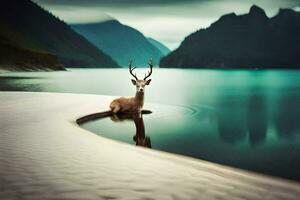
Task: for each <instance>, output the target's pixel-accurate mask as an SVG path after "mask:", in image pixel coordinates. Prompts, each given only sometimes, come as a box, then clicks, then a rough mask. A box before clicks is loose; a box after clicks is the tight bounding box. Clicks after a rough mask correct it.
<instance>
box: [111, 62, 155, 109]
mask: <svg viewBox="0 0 300 200" xmlns="http://www.w3.org/2000/svg"><path fill="white" fill-rule="evenodd" d="M149 65H150V72H149V73H148V75H145V78H144V79H143V80H139V79H138V78H137V76H136V75H135V74H133V72H132V71H133V70H134V69H135V68H132V66H131V62H130V64H129V72H130V74H131V75H132V76H133V77H134V78H135V79H131V82H132V84H133V85H135V86H136V93H135V96H134V97H120V98H117V99H115V100H113V101H112V102H111V103H110V106H109V107H110V110H111V111H112V112H113V113H140V112H141V111H142V109H143V106H144V91H145V86H146V85H149V84H150V82H151V79H148V80H147V78H148V77H150V76H151V74H152V66H153V65H152V62H151V61H150V62H149Z"/></svg>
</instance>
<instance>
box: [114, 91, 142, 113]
mask: <svg viewBox="0 0 300 200" xmlns="http://www.w3.org/2000/svg"><path fill="white" fill-rule="evenodd" d="M143 106H144V93H143V92H137V93H136V95H135V97H120V98H117V99H115V100H113V101H112V102H111V103H110V106H109V107H110V110H111V111H112V112H113V113H139V112H141V111H142V109H143Z"/></svg>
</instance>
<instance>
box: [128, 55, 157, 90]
mask: <svg viewBox="0 0 300 200" xmlns="http://www.w3.org/2000/svg"><path fill="white" fill-rule="evenodd" d="M148 64H149V66H150V70H149V71H148V72H147V73H146V74H145V78H144V79H143V80H140V79H138V78H137V76H136V74H133V70H134V69H135V68H136V67H132V61H130V63H129V72H130V74H131V75H132V76H133V77H134V79H131V82H132V84H133V85H135V86H136V92H140V93H143V92H144V91H145V86H146V85H149V84H150V82H151V79H148V78H149V77H150V76H151V74H152V68H153V64H152V60H150V61H149V62H148Z"/></svg>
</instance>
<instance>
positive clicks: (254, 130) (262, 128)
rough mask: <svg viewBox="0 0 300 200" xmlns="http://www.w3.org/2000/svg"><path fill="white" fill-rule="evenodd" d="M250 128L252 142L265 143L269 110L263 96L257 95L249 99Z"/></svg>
mask: <svg viewBox="0 0 300 200" xmlns="http://www.w3.org/2000/svg"><path fill="white" fill-rule="evenodd" d="M248 128H249V140H250V144H251V145H252V146H256V145H259V144H263V143H264V141H265V140H266V136H267V111H266V104H265V99H264V98H263V97H262V96H258V95H255V96H252V97H250V99H249V105H248Z"/></svg>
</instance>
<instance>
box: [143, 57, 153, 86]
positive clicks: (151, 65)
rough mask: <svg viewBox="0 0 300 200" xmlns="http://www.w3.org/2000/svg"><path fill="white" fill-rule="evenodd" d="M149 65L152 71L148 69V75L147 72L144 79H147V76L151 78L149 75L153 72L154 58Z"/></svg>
mask: <svg viewBox="0 0 300 200" xmlns="http://www.w3.org/2000/svg"><path fill="white" fill-rule="evenodd" d="M148 65H149V66H150V71H148V75H147V74H145V78H144V81H145V80H146V79H147V78H149V77H150V76H151V74H152V67H153V63H152V59H150V60H149V62H148Z"/></svg>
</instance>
